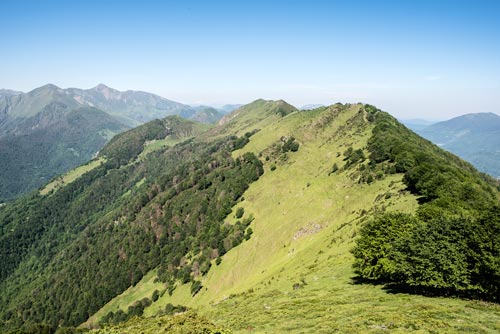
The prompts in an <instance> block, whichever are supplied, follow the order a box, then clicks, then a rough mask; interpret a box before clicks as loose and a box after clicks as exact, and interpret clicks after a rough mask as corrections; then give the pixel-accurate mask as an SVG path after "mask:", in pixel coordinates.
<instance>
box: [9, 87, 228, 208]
mask: <svg viewBox="0 0 500 334" xmlns="http://www.w3.org/2000/svg"><path fill="white" fill-rule="evenodd" d="M77 114H78V115H79V116H78V117H76V116H75V115H77ZM168 115H181V116H183V117H185V118H191V119H194V120H196V121H199V122H202V123H207V124H208V123H214V122H216V121H218V120H219V119H220V118H221V117H222V114H220V113H219V112H218V111H217V110H216V109H213V108H210V107H190V106H187V105H185V104H181V103H178V102H174V101H170V100H167V99H165V98H163V97H160V96H158V95H154V94H150V93H146V92H140V91H131V90H129V91H125V92H120V91H118V90H115V89H112V88H109V87H107V86H105V85H102V84H100V85H98V86H96V87H94V88H91V89H86V90H85V89H78V88H68V89H62V88H59V87H57V86H55V85H51V84H49V85H45V86H42V87H39V88H37V89H34V90H32V91H30V92H28V93H21V92H15V91H9V90H2V91H1V92H0V157H1V158H2V166H1V168H0V203H1V202H3V201H6V200H10V199H13V198H16V197H18V196H19V195H21V194H24V193H27V192H29V191H31V190H34V189H36V188H38V187H40V186H41V185H43V184H44V183H46V182H47V181H49V180H50V179H51V178H53V177H55V176H56V175H59V174H61V173H65V172H67V171H68V170H70V169H71V168H74V167H76V166H78V165H80V164H83V163H85V162H87V161H88V160H90V159H91V158H92V157H93V156H94V155H95V154H96V153H97V152H98V151H99V150H100V149H101V148H102V147H103V146H104V144H105V143H106V142H107V141H108V140H109V139H111V138H112V137H113V135H115V134H117V133H119V132H121V131H123V130H125V129H128V128H130V127H132V126H137V125H140V124H143V123H145V122H148V121H151V120H153V119H156V118H164V117H166V116H168ZM79 122H81V123H79Z"/></svg>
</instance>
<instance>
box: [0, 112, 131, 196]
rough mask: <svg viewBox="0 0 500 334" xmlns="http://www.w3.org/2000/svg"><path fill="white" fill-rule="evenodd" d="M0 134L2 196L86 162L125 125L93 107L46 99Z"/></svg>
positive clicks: (29, 186)
mask: <svg viewBox="0 0 500 334" xmlns="http://www.w3.org/2000/svg"><path fill="white" fill-rule="evenodd" d="M10 125H11V128H10V129H9V130H8V132H7V133H6V134H4V135H3V136H0V161H2V164H1V165H2V167H1V169H0V202H2V201H4V200H8V199H12V198H15V197H17V196H19V195H21V194H23V193H27V192H29V191H31V190H33V189H36V188H38V187H40V186H41V185H43V184H45V183H47V182H48V181H49V180H51V179H52V178H53V177H55V176H57V175H59V174H62V173H64V172H66V171H68V170H69V169H71V168H74V167H75V166H78V165H81V164H84V163H86V162H87V161H88V160H90V159H91V158H92V157H93V156H94V155H95V154H96V153H97V152H98V151H99V150H100V149H101V148H102V147H103V146H104V144H105V143H106V142H107V141H108V140H109V139H111V137H113V135H114V134H116V133H119V132H121V131H123V130H125V129H127V126H126V125H125V124H123V123H121V122H119V121H118V120H116V119H115V118H113V117H111V116H110V115H108V114H106V113H104V112H102V111H100V110H98V109H95V108H92V107H78V108H75V109H71V108H70V107H68V106H67V105H65V104H62V103H50V104H48V105H47V106H45V107H44V108H43V110H42V111H41V112H39V113H37V114H36V115H34V116H33V117H29V118H22V119H19V120H17V121H16V123H15V125H14V124H13V123H10Z"/></svg>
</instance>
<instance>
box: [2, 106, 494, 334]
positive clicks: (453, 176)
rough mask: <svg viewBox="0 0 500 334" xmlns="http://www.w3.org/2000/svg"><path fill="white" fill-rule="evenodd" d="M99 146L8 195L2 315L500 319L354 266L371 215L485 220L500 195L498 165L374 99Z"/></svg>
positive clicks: (378, 326) (312, 328) (374, 321)
mask: <svg viewBox="0 0 500 334" xmlns="http://www.w3.org/2000/svg"><path fill="white" fill-rule="evenodd" d="M156 143H162V144H160V145H157V144H156ZM99 158H100V159H101V161H102V162H101V163H99V164H97V163H96V164H94V165H93V167H92V168H87V172H86V173H83V174H81V176H80V177H77V178H75V179H74V180H72V181H71V182H70V183H66V184H65V185H64V186H62V187H60V188H58V189H57V191H54V192H52V193H50V194H48V195H40V194H34V195H32V196H28V197H24V198H21V199H19V200H17V201H16V202H14V203H11V204H8V205H6V206H5V207H3V208H2V209H0V222H1V226H0V227H1V229H2V234H1V238H0V251H1V252H0V256H1V260H2V264H5V265H4V266H2V272H1V276H0V291H1V292H0V305H2V308H1V309H0V316H1V319H2V321H3V322H2V326H3V327H2V328H3V329H9V328H23V329H24V330H25V331H27V332H29V331H32V332H34V330H35V329H37V330H38V331H39V329H40V328H41V327H40V326H42V327H43V326H45V327H43V328H46V329H47V330H48V331H50V330H52V331H53V330H55V329H56V328H57V327H58V326H76V325H79V324H81V323H84V326H83V327H85V326H96V325H99V324H101V325H102V326H109V327H104V328H103V329H96V330H94V331H93V332H94V333H107V332H114V333H122V332H123V333H125V332H126V333H140V332H145V333H147V332H153V331H154V329H153V328H154V327H155V326H158V328H165V329H169V328H171V329H172V330H174V329H173V328H174V327H173V326H179V325H181V326H184V325H185V326H188V327H189V326H191V325H192V326H201V327H198V328H203V330H205V332H207V333H211V332H213V333H216V332H220V331H221V330H220V329H218V328H223V329H222V330H223V331H227V332H234V333H246V332H249V331H250V332H256V333H269V332H277V333H281V332H290V333H304V332H315V333H331V332H332V331H339V332H373V333H378V332H381V331H385V330H391V331H394V332H407V331H412V330H413V331H418V332H449V333H459V332H464V331H467V332H476V333H495V332H498V331H499V330H500V328H499V327H498V324H499V323H500V307H499V306H498V305H497V304H492V303H484V302H481V301H476V300H474V299H472V300H462V299H457V298H446V297H443V296H442V294H441V295H440V296H441V297H439V298H436V297H428V296H425V295H426V294H429V292H430V291H429V289H427V290H425V289H424V290H418V289H414V290H412V289H410V288H411V287H412V285H411V284H410V285H408V284H406V283H405V282H401V284H402V286H403V287H404V288H406V290H404V289H396V287H395V286H394V285H390V284H389V285H386V284H385V283H391V280H392V281H395V279H396V278H393V277H389V278H388V279H387V280H386V281H385V282H382V281H373V282H370V277H364V271H363V270H362V269H363V266H362V265H361V266H359V265H358V267H357V269H356V272H355V269H354V268H353V264H355V263H358V264H359V261H358V260H356V259H359V257H358V255H357V254H356V252H354V253H352V252H351V251H353V249H355V247H358V249H359V245H360V244H359V243H358V241H359V240H361V241H363V242H365V244H366V245H367V246H368V247H373V246H376V243H375V244H374V243H373V242H376V241H377V239H372V238H368V239H366V238H364V237H363V236H365V235H366V234H367V232H366V231H368V230H369V227H370V226H372V225H373V221H376V220H374V218H376V217H378V219H383V217H386V216H385V215H386V214H387V213H396V212H397V213H401V214H409V215H413V214H417V215H419V217H420V218H419V219H421V220H422V222H428V220H427V219H428V217H429V216H432V215H437V213H440V214H442V215H443V216H446V217H456V216H457V215H458V216H460V215H467V216H468V217H470V219H471V222H473V221H472V220H473V219H476V218H478V217H480V213H481V212H483V211H487V210H489V209H491V208H494V206H495V205H496V204H497V203H498V199H499V192H498V184H497V183H495V181H494V180H493V179H490V178H487V177H485V176H483V175H481V174H479V173H478V172H477V171H476V170H475V169H474V168H473V167H472V166H471V165H469V164H468V163H465V162H464V161H462V160H460V159H459V158H457V157H455V156H453V155H451V154H449V153H447V152H445V151H443V150H441V149H440V148H438V147H437V146H435V145H433V144H431V143H430V142H428V141H426V140H424V139H422V138H420V137H418V136H417V135H415V134H414V133H412V132H411V131H409V130H407V129H406V128H405V127H403V126H401V125H400V124H399V123H398V122H397V121H396V120H395V119H394V118H392V117H391V116H390V115H388V114H386V113H384V112H382V111H379V110H378V109H376V108H374V107H372V106H368V105H362V104H347V105H342V104H336V105H332V106H329V107H322V108H319V109H315V110H312V111H298V110H297V109H296V108H294V107H293V106H291V105H289V104H287V103H286V102H284V101H265V100H257V101H255V102H253V103H251V104H249V105H246V106H243V107H241V108H239V109H237V110H235V111H233V113H231V114H230V115H228V116H227V117H225V118H223V120H222V121H221V122H220V124H219V125H218V126H216V127H213V128H210V129H207V128H203V127H201V126H200V125H198V124H197V123H194V122H189V121H186V120H182V119H179V118H167V119H165V120H162V121H153V122H150V123H147V124H145V125H143V126H141V127H138V128H136V129H133V130H131V131H128V132H125V133H123V134H121V135H119V136H116V137H115V139H113V140H112V141H111V142H110V143H109V144H108V145H107V146H106V147H105V148H104V149H103V150H101V152H100V155H99ZM450 198H453V205H450ZM381 217H382V218H381ZM412 217H413V216H412ZM426 217H427V218H426ZM481 219H482V218H481ZM492 221H494V220H492ZM471 224H472V223H471ZM494 226H495V225H493V227H494ZM419 228H420V227H419ZM489 235H490V236H491V235H499V234H498V233H497V234H495V233H490V234H489ZM360 236H362V238H360ZM14 240H24V242H23V243H21V244H18V243H16V242H14ZM495 240H496V239H495ZM475 242H476V243H479V244H478V245H479V246H481V247H480V249H482V250H483V251H491V254H490V253H488V254H489V255H488V256H487V257H484V258H485V259H491V263H490V264H488V263H483V264H482V267H477V269H478V270H479V271H478V272H481V270H484V269H485V268H489V269H491V270H490V272H489V273H490V274H489V275H490V276H488V277H487V278H486V279H485V281H484V282H483V283H485V284H488V283H491V284H492V286H495V284H496V283H495V282H497V281H496V280H497V279H498V277H499V276H500V275H498V271H495V270H498V268H497V267H495V260H494V259H495V258H496V257H495V256H496V255H498V251H499V249H498V247H497V246H498V245H497V244H492V243H491V239H490V238H487V243H486V242H485V239H484V236H479V237H478V239H477V240H476V241H475ZM482 243H483V244H482ZM490 244H491V245H493V246H489V245H490ZM356 245H357V246H356ZM387 245H391V243H390V242H388V243H387ZM486 245H488V246H487V247H483V246H486ZM494 245H497V246H494ZM470 246H471V247H472V246H473V244H470ZM447 247H448V246H447ZM488 247H493V248H492V249H491V250H490V248H488ZM494 247H497V248H494ZM471 249H472V248H471ZM474 249H475V248H474ZM444 250H445V251H446V250H448V248H446V247H444ZM440 252H442V250H441V251H436V252H435V254H438V255H439V254H441V255H442V254H443V253H440ZM495 252H497V253H495ZM485 254H486V253H485ZM357 261H358V262H357ZM370 263H371V262H370ZM381 263H383V261H381ZM385 263H389V262H387V261H386V262H385ZM375 264H376V263H375ZM488 266H489V267H488ZM358 271H360V273H357V272H358ZM417 274H418V273H416V275H417ZM495 275H497V276H495ZM415 277H417V278H418V276H415ZM483 277H486V276H483ZM363 278H364V279H363ZM366 282H369V283H366ZM404 284H406V285H404ZM487 291H489V290H485V292H487ZM410 292H411V293H410ZM432 292H433V293H436V291H432ZM416 293H417V294H416ZM448 294H451V295H453V294H454V292H453V291H448ZM473 297H474V296H473ZM474 298H477V296H476V297H474ZM186 307H187V308H189V309H193V310H192V311H189V312H188V313H185V314H184V315H183V316H180V317H179V316H174V317H172V316H169V315H171V314H173V313H175V312H178V311H181V310H183V309H185V308H186ZM160 314H161V315H162V316H161V317H159V318H134V316H141V315H142V316H143V317H153V316H156V315H160ZM195 314H197V315H195ZM106 322H107V323H121V324H118V325H105V324H104V323H106ZM37 326H38V327H37ZM175 328H176V327H175ZM190 328H191V329H188V328H184V329H181V328H177V329H175V330H178V331H180V332H181V331H182V330H185V331H189V330H193V329H192V328H193V327H190ZM82 330H83V328H82Z"/></svg>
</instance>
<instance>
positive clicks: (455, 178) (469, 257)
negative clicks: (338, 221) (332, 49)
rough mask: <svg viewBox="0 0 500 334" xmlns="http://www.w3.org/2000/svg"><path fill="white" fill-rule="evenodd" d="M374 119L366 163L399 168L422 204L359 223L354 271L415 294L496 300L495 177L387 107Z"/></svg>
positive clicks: (499, 278) (498, 226)
mask: <svg viewBox="0 0 500 334" xmlns="http://www.w3.org/2000/svg"><path fill="white" fill-rule="evenodd" d="M374 122H375V124H376V125H375V129H374V130H373V137H372V138H371V139H370V141H369V150H370V160H371V162H370V165H371V167H370V168H373V169H374V170H376V168H375V165H374V163H375V164H378V165H380V166H385V167H384V168H385V169H386V170H393V171H394V172H401V173H404V182H405V183H406V185H407V186H408V189H409V190H410V191H411V192H413V193H415V194H417V195H419V196H420V201H421V205H420V207H419V209H418V210H417V215H416V216H415V217H414V216H410V215H406V214H384V215H382V216H379V217H378V218H376V219H374V220H372V221H371V222H369V223H367V224H365V225H364V226H363V228H362V230H361V233H360V234H361V235H360V237H359V238H358V240H357V244H356V246H355V247H354V249H353V251H352V252H353V254H354V256H355V258H356V260H355V263H354V267H355V269H356V273H357V274H358V275H360V276H361V277H362V278H365V279H370V280H382V281H386V282H395V283H398V284H402V285H404V286H408V287H413V288H416V289H419V291H421V292H433V293H443V294H450V293H452V294H460V295H467V296H472V297H479V298H486V299H491V300H498V296H499V288H498V287H499V286H500V285H499V283H500V261H499V260H498V259H499V255H500V219H499V215H500V209H499V208H498V206H497V205H496V203H498V192H497V190H496V189H495V188H497V187H498V183H497V182H495V181H494V180H492V179H490V178H488V177H485V176H484V175H483V174H480V173H478V172H477V171H475V170H474V169H473V168H472V167H471V166H470V165H469V164H467V163H465V162H463V161H462V160H460V159H458V158H456V157H455V156H453V155H451V154H449V153H447V152H444V151H442V150H441V149H439V148H437V147H436V146H434V145H432V144H431V143H429V142H428V141H426V140H424V139H421V138H419V137H418V136H416V135H415V134H413V133H411V132H410V131H409V130H407V129H406V128H405V127H403V126H402V125H400V124H399V123H397V122H396V121H395V120H394V119H393V118H392V117H390V116H388V115H387V114H385V113H381V112H379V113H376V114H375V117H374ZM350 153H352V152H350ZM390 166H392V167H394V169H391V168H390ZM367 182H368V181H367Z"/></svg>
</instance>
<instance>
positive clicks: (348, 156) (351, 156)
mask: <svg viewBox="0 0 500 334" xmlns="http://www.w3.org/2000/svg"><path fill="white" fill-rule="evenodd" d="M365 159H366V157H365V154H364V153H363V150H361V149H359V148H358V149H357V150H354V149H353V148H352V147H349V148H348V149H347V150H346V151H345V152H344V161H345V162H346V165H345V166H346V168H348V167H349V166H352V165H354V164H356V163H358V162H362V161H364V160H365Z"/></svg>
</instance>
